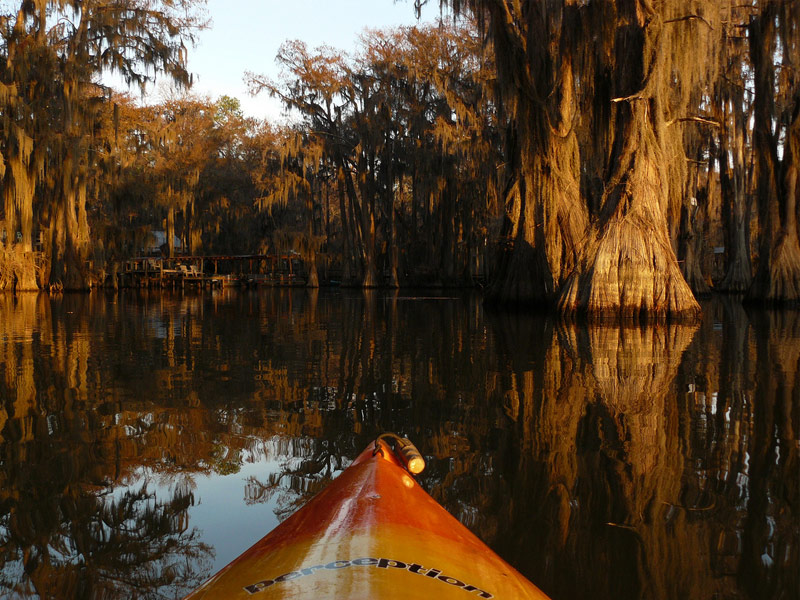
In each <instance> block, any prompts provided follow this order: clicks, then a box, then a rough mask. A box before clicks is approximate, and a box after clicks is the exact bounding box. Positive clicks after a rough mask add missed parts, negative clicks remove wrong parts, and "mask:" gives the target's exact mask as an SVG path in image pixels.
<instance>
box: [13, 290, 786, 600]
mask: <svg viewBox="0 0 800 600" xmlns="http://www.w3.org/2000/svg"><path fill="white" fill-rule="evenodd" d="M426 296H430V295H429V294H426ZM704 315H705V317H704V321H703V323H702V324H701V325H700V326H699V327H689V326H685V325H675V326H658V327H652V328H609V327H605V328H603V327H594V328H591V329H587V328H585V327H578V326H575V325H563V324H555V323H554V322H553V321H552V320H549V319H547V318H545V317H537V316H531V315H518V314H507V313H504V314H494V313H490V314H485V313H484V311H483V309H482V308H481V304H480V301H479V298H476V297H472V296H463V297H462V296H458V297H451V296H447V297H444V296H441V297H428V298H426V299H421V298H419V297H414V296H411V295H408V294H407V293H405V292H402V293H397V292H395V293H391V294H388V295H387V294H378V293H374V292H371V293H361V292H355V293H348V292H344V291H336V292H327V291H306V290H274V291H262V292H241V291H236V290H222V291H216V292H214V293H204V294H190V295H183V294H180V293H178V294H174V295H173V294H168V293H166V294H165V293H151V292H148V291H142V292H136V293H130V292H125V293H123V294H120V295H118V296H117V295H114V296H102V295H85V296H72V295H65V296H63V297H56V298H49V297H47V296H33V295H28V296H21V297H19V298H14V297H12V296H8V295H0V369H2V373H3V377H2V378H0V400H1V401H0V595H3V594H9V595H12V596H13V595H16V596H18V597H34V596H35V595H37V594H38V595H40V596H42V597H47V596H48V593H50V592H52V591H53V590H60V592H59V593H63V590H72V591H74V594H70V595H74V596H75V597H87V598H96V597H127V596H138V597H168V598H171V597H175V596H176V595H180V594H181V593H182V591H184V590H185V589H187V588H188V587H191V586H192V585H194V584H196V582H197V580H198V579H199V578H201V577H203V576H205V575H206V574H207V573H208V571H209V570H210V569H211V568H212V567H215V566H219V565H220V564H224V563H225V562H227V561H228V560H230V558H232V557H233V555H235V553H236V552H237V551H240V550H242V549H243V548H244V547H246V546H247V545H248V544H249V543H250V542H251V541H254V539H255V538H253V537H252V536H253V535H255V537H256V538H257V537H259V536H260V534H261V533H263V532H266V531H267V530H268V529H270V528H271V527H272V526H274V523H275V522H276V518H283V517H285V516H286V515H287V514H289V513H291V512H292V511H293V510H294V509H295V508H296V507H297V506H299V505H301V504H302V503H303V502H304V501H305V500H306V499H307V498H308V497H309V496H310V495H312V494H313V493H315V492H316V491H318V490H319V489H321V487H323V486H324V485H325V484H326V482H327V481H329V480H330V478H332V477H334V476H336V475H337V474H338V473H339V472H340V471H341V469H343V468H344V467H345V466H346V465H347V464H348V463H349V461H350V460H352V458H353V457H354V456H355V455H356V454H357V453H358V452H359V451H360V450H361V449H362V448H363V447H364V446H365V445H366V444H367V443H368V441H369V440H370V439H371V438H372V437H373V436H375V435H376V433H378V432H380V431H384V430H392V431H398V432H403V433H406V434H408V435H410V436H411V437H412V438H413V439H414V440H415V441H416V442H417V443H418V445H419V446H420V448H421V449H422V451H423V452H424V453H425V454H426V455H427V457H428V458H429V468H428V471H426V473H425V475H424V476H423V478H422V480H423V484H424V485H425V487H426V488H427V489H428V490H429V491H431V493H432V494H433V495H434V496H435V497H436V498H437V499H438V500H439V501H440V502H442V503H443V504H444V505H445V506H446V507H447V508H448V509H449V510H450V511H451V512H452V513H453V514H455V515H457V516H458V517H459V518H460V519H461V520H462V521H463V522H465V523H466V524H467V525H468V526H469V527H471V528H472V529H473V530H475V531H476V533H478V534H479V535H480V536H481V537H483V538H484V539H485V540H487V541H488V542H489V543H490V545H492V546H493V547H494V548H495V549H496V550H497V551H498V552H500V553H501V555H503V556H504V557H505V558H506V559H508V560H509V561H510V562H512V564H514V565H515V566H517V567H518V568H519V569H520V570H521V571H523V573H525V574H526V575H527V576H528V577H530V578H531V579H532V580H533V581H535V582H536V583H537V584H539V585H540V587H543V588H544V589H545V590H546V591H547V592H548V593H550V594H551V595H552V596H553V598H554V599H555V600H561V599H569V598H583V597H585V596H586V594H587V591H589V590H591V594H592V595H593V596H595V597H598V598H609V599H610V598H620V597H622V598H654V599H662V598H663V599H668V598H677V597H691V598H709V599H711V598H715V599H716V598H725V599H734V598H770V599H773V598H774V599H783V598H796V597H797V590H798V589H800V581H798V572H800V557H799V556H798V553H799V552H800V550H798V545H799V544H800V542H798V538H800V516H798V501H799V500H800V498H799V497H798V496H799V495H800V490H799V489H798V487H799V486H800V483H799V481H798V480H799V479H800V474H799V473H798V428H800V393H799V392H800V389H798V382H797V381H796V379H797V370H798V366H799V364H798V361H800V318H799V317H798V314H797V313H750V314H748V313H746V312H745V311H744V310H743V309H742V308H741V305H740V304H738V303H737V302H735V301H732V300H720V301H716V302H715V303H713V304H709V305H708V306H707V307H706V309H705V312H704ZM231 490H233V492H231ZM218 506H220V507H224V508H223V509H222V510H211V509H210V507H218ZM254 511H261V512H254ZM267 513H268V514H267ZM236 515H247V516H246V517H242V518H240V519H237V518H236ZM270 515H271V516H270ZM217 531H221V533H216V532H217ZM248 536H250V537H249V538H248ZM133 590H136V592H134V591H133Z"/></svg>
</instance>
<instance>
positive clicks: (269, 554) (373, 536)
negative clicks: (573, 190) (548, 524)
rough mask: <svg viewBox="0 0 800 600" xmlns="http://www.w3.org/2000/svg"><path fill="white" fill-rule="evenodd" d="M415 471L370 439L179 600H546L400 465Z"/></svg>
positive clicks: (407, 460) (398, 444)
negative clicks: (291, 509)
mask: <svg viewBox="0 0 800 600" xmlns="http://www.w3.org/2000/svg"><path fill="white" fill-rule="evenodd" d="M387 439H391V440H392V441H393V442H394V450H393V449H392V445H391V444H390V443H388V442H387ZM406 444H407V445H408V446H406ZM395 451H396V452H395ZM420 461H422V462H421V463H420ZM423 466H424V461H423V460H422V457H421V456H420V455H419V453H418V452H417V451H416V448H415V447H414V446H413V444H411V443H410V442H408V440H406V439H405V438H399V437H398V436H394V435H393V434H387V435H383V436H381V437H379V438H378V439H377V440H376V441H375V443H374V444H370V445H369V447H367V448H366V449H365V450H364V451H363V452H362V453H361V454H360V455H359V456H358V458H356V460H355V461H353V463H352V464H351V465H350V466H349V467H348V468H347V469H345V471H344V472H342V474H341V475H339V477H337V478H336V479H335V480H334V481H333V482H331V483H330V485H328V487H326V488H325V489H324V490H323V491H321V492H320V493H319V494H317V495H316V496H315V497H314V498H312V499H311V500H310V501H309V502H308V503H307V504H306V505H305V506H303V507H302V508H301V509H299V510H298V511H297V512H295V513H294V514H293V515H292V516H290V517H289V518H288V519H286V521H284V522H283V523H281V524H280V525H278V526H277V527H276V528H275V529H273V530H272V531H271V532H270V533H269V534H267V535H266V536H265V537H264V538H262V539H261V540H260V541H258V542H256V544H254V545H253V546H252V547H251V548H250V549H248V550H246V551H245V552H244V553H243V554H241V555H240V556H239V557H238V558H236V559H234V560H233V561H232V562H231V563H230V564H229V565H228V566H226V567H224V568H223V569H222V570H221V571H219V573H217V574H216V575H214V576H213V577H212V578H211V579H209V580H208V581H207V582H206V583H205V584H204V585H202V586H201V587H200V588H198V589H197V590H195V591H194V592H192V593H191V594H189V596H187V600H189V599H192V600H197V599H200V598H204V599H210V598H226V599H227V598H252V599H257V600H262V599H263V600H273V599H277V598H282V599H284V598H292V599H296V600H306V599H307V600H312V599H313V600H321V599H326V598H349V599H352V600H388V599H395V598H396V599H401V598H402V599H403V600H406V599H408V598H437V600H450V599H453V600H457V599H460V600H469V599H470V597H472V598H503V599H509V600H511V599H514V600H516V599H539V600H547V596H545V595H544V594H543V593H542V592H541V591H540V590H539V589H538V588H536V587H535V586H534V585H533V584H532V583H530V582H529V581H528V580H527V579H525V577H523V576H522V575H521V574H520V573H518V572H517V571H516V570H515V569H514V568H513V567H511V566H510V565H509V564H508V563H506V562H505V561H504V560H503V559H501V558H500V557H499V556H497V554H495V553H494V552H493V551H492V550H491V549H490V548H489V547H488V546H486V545H485V544H484V543H483V542H482V541H480V540H479V539H478V538H477V537H476V536H475V535H473V534H472V533H471V532H470V531H469V530H468V529H467V528H466V527H464V526H463V525H462V524H461V523H459V522H458V520H457V519H455V518H454V517H453V516H452V515H450V514H449V513H448V512H447V511H446V510H445V509H444V508H442V507H441V506H440V505H439V504H438V503H437V502H436V501H435V500H434V499H433V498H431V497H430V496H429V495H428V494H427V493H426V492H425V491H424V490H423V489H422V488H421V487H420V486H419V484H418V483H417V482H416V481H415V480H414V478H413V477H411V475H410V474H409V471H408V470H407V468H406V467H408V468H409V469H411V470H412V471H415V472H419V471H416V469H419V470H421V467H423Z"/></svg>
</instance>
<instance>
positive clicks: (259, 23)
mask: <svg viewBox="0 0 800 600" xmlns="http://www.w3.org/2000/svg"><path fill="white" fill-rule="evenodd" d="M438 4H439V3H438V0H431V1H430V3H429V6H426V7H425V8H424V9H423V12H422V20H423V21H433V20H434V19H436V17H438V16H439V8H438ZM208 14H209V17H210V18H211V19H212V24H211V28H210V29H209V30H206V31H202V32H200V35H199V43H198V45H197V47H196V48H193V49H190V50H189V68H190V70H191V71H192V72H193V73H195V74H196V76H197V78H198V79H197V81H196V83H195V86H194V89H193V91H194V92H195V93H198V94H200V95H206V94H208V95H210V96H211V97H212V99H215V98H217V97H219V96H221V95H223V94H226V95H228V96H234V97H236V98H238V99H239V100H240V101H241V103H242V108H243V110H244V112H245V114H247V115H249V116H254V117H262V118H263V117H266V118H270V119H278V118H280V114H281V109H280V106H279V104H278V103H277V102H276V101H274V100H272V99H270V98H269V97H268V96H267V95H265V94H261V95H259V96H257V97H256V98H251V97H250V96H249V95H248V94H247V87H246V85H245V84H244V82H243V76H244V72H245V71H252V72H254V73H258V74H264V75H267V76H269V77H271V78H273V79H276V78H277V76H278V67H277V66H276V65H275V55H276V54H277V53H278V48H279V47H280V45H281V44H282V43H283V42H284V41H286V40H288V39H299V40H303V41H304V42H305V43H306V44H307V45H308V46H309V47H312V48H313V47H315V46H319V45H322V44H326V45H329V46H333V47H335V48H341V49H343V50H346V51H351V50H353V49H354V48H355V45H356V42H357V40H358V36H359V35H360V33H361V32H362V31H363V30H364V29H365V28H367V27H369V28H373V29H382V28H387V27H395V26H398V25H411V24H414V23H417V20H416V17H415V15H414V6H413V1H412V0H400V1H399V2H394V1H393V0H289V1H287V0H208Z"/></svg>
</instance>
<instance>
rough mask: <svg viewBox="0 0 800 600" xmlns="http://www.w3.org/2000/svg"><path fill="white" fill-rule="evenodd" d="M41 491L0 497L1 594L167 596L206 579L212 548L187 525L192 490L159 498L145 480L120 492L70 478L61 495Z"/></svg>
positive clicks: (32, 488) (33, 487)
mask: <svg viewBox="0 0 800 600" xmlns="http://www.w3.org/2000/svg"><path fill="white" fill-rule="evenodd" d="M5 483H6V482H4V484H5ZM26 483H28V484H29V485H30V484H33V483H34V482H33V481H30V480H29V481H27V482H26ZM3 487H4V489H8V488H6V486H5V485H4V486H3ZM42 489H47V486H44V485H41V484H37V485H31V486H30V487H29V489H28V490H27V491H29V492H31V493H32V494H37V496H39V497H37V496H33V497H31V496H27V495H21V494H19V493H18V492H19V491H21V490H15V491H16V492H17V493H12V494H2V496H3V497H2V502H0V512H2V514H3V515H4V519H3V521H2V523H1V524H0V566H2V570H0V589H2V590H5V593H8V594H15V595H23V596H24V595H34V594H35V595H37V596H39V597H42V598H50V597H74V598H123V597H128V598H132V597H136V598H172V597H174V596H175V594H176V593H181V591H182V592H183V593H186V592H188V591H189V590H190V589H192V588H193V587H195V586H197V585H198V584H199V583H200V582H201V581H202V579H204V578H205V577H206V576H207V574H208V570H209V567H210V564H211V558H212V557H213V550H212V549H211V548H209V547H208V546H207V545H206V544H204V543H202V542H201V541H200V540H199V534H198V531H197V529H196V528H189V526H188V519H187V509H188V508H189V506H190V505H191V504H193V503H194V497H193V495H192V493H191V492H190V491H187V490H181V489H176V490H174V491H172V492H171V493H168V494H166V495H167V497H166V498H163V495H164V494H163V493H161V494H160V493H157V492H156V491H155V490H152V489H151V488H150V486H149V485H148V483H147V482H144V483H141V484H139V485H136V486H132V487H129V488H127V489H124V490H123V491H121V492H112V491H111V490H110V489H109V488H100V489H97V490H95V491H92V490H90V489H86V488H85V487H84V486H82V485H80V484H75V483H67V484H66V488H65V492H64V493H63V494H61V495H59V494H51V495H50V496H49V497H46V498H42V497H40V494H38V492H39V490H42ZM20 496H21V497H20ZM160 496H161V497H160ZM23 573H24V577H22V576H21V575H22V574H23Z"/></svg>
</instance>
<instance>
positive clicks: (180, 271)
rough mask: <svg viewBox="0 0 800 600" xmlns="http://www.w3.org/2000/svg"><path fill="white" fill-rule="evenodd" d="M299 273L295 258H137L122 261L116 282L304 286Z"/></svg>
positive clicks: (161, 285)
mask: <svg viewBox="0 0 800 600" xmlns="http://www.w3.org/2000/svg"><path fill="white" fill-rule="evenodd" d="M207 270H208V271H211V272H210V273H209V272H206V271H207ZM301 271H302V263H301V262H300V260H299V258H298V257H296V256H294V255H272V254H247V255H239V256H233V255H231V256H224V255H219V256H176V257H172V258H166V257H138V258H132V259H130V260H127V261H125V263H124V264H123V268H122V269H120V271H119V282H118V283H119V286H120V287H147V288H185V287H187V286H192V287H198V288H216V287H223V286H245V287H257V286H270V287H273V286H300V285H305V278H304V277H302V275H301Z"/></svg>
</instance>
